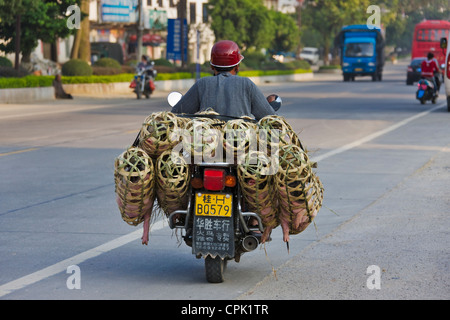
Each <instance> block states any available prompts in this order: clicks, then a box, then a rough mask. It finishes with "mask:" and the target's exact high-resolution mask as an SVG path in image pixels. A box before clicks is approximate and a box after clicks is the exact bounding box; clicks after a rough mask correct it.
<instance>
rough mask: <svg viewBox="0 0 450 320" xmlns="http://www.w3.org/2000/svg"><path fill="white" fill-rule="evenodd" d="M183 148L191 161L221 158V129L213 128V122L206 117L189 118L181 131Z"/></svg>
mask: <svg viewBox="0 0 450 320" xmlns="http://www.w3.org/2000/svg"><path fill="white" fill-rule="evenodd" d="M182 135H183V137H182V139H183V142H182V143H183V149H184V151H185V152H188V153H189V155H190V157H191V161H193V162H190V163H196V162H198V161H200V162H201V161H203V160H205V161H206V160H207V159H210V158H215V157H221V158H223V147H222V129H221V128H220V127H219V128H215V126H214V122H213V121H212V120H211V119H208V118H195V119H191V121H189V122H188V123H187V125H186V127H185V130H183V131H182Z"/></svg>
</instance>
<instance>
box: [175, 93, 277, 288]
mask: <svg viewBox="0 0 450 320" xmlns="http://www.w3.org/2000/svg"><path fill="white" fill-rule="evenodd" d="M179 99H181V94H180V93H171V94H169V97H168V102H169V104H170V105H171V106H174V105H175V104H176V102H177V101H178V100H179ZM272 106H274V108H275V109H277V110H278V108H279V107H280V106H281V99H280V98H279V97H277V98H276V99H275V100H274V101H273V103H272ZM185 116H187V117H190V118H195V116H196V115H185ZM199 116H201V117H205V116H206V117H213V118H219V119H221V120H224V121H227V120H232V119H236V118H234V117H228V116H217V115H205V114H202V115H199ZM248 121H254V120H251V119H248ZM191 166H192V172H193V173H192V178H191V186H190V190H189V200H188V205H187V208H186V210H176V211H174V212H172V213H171V214H170V216H169V219H168V220H169V227H170V228H171V229H183V230H184V236H183V239H184V242H185V243H186V245H188V246H190V247H192V253H193V254H194V255H195V257H196V258H198V259H200V258H202V257H203V258H205V273H206V280H207V281H208V282H210V283H221V282H223V281H224V272H225V270H226V266H227V262H228V261H229V260H233V259H234V261H236V262H239V261H240V258H241V256H242V255H243V254H244V253H247V252H251V251H253V250H255V249H256V248H257V247H258V245H259V243H260V240H261V235H262V234H263V232H264V227H263V223H262V221H261V219H260V217H259V215H258V214H257V213H255V212H247V211H244V210H243V207H242V206H241V204H242V203H243V202H242V193H241V189H240V187H239V183H237V164H235V163H226V162H218V163H198V164H192V165H191ZM255 221H256V222H257V223H255ZM269 240H270V239H269ZM269 240H268V241H269Z"/></svg>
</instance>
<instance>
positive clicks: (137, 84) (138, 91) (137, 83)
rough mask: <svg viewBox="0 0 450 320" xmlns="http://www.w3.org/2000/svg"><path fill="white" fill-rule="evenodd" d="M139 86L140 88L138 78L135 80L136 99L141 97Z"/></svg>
mask: <svg viewBox="0 0 450 320" xmlns="http://www.w3.org/2000/svg"><path fill="white" fill-rule="evenodd" d="M140 88H141V81H140V80H138V81H136V99H140V98H141V95H142V93H141V90H140Z"/></svg>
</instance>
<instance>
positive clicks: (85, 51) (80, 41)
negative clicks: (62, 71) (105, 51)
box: [70, 0, 91, 62]
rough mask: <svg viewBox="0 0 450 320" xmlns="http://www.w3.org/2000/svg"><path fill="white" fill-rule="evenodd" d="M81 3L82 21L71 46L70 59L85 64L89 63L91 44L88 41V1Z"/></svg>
mask: <svg viewBox="0 0 450 320" xmlns="http://www.w3.org/2000/svg"><path fill="white" fill-rule="evenodd" d="M78 1H81V8H80V9H81V13H82V20H81V25H80V29H78V31H77V33H76V34H75V39H74V41H73V45H72V52H71V53H70V58H71V59H81V60H84V61H86V62H90V61H91V42H90V41H89V31H90V25H89V0H78Z"/></svg>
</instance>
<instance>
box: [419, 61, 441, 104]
mask: <svg viewBox="0 0 450 320" xmlns="http://www.w3.org/2000/svg"><path fill="white" fill-rule="evenodd" d="M421 68H422V72H421V77H422V78H424V79H427V80H429V81H431V82H432V83H433V90H434V91H433V93H434V94H435V95H437V84H436V79H435V73H438V74H439V72H440V70H439V67H438V65H437V62H436V59H434V54H433V53H431V52H430V53H428V55H427V59H426V60H424V61H422V65H421Z"/></svg>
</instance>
